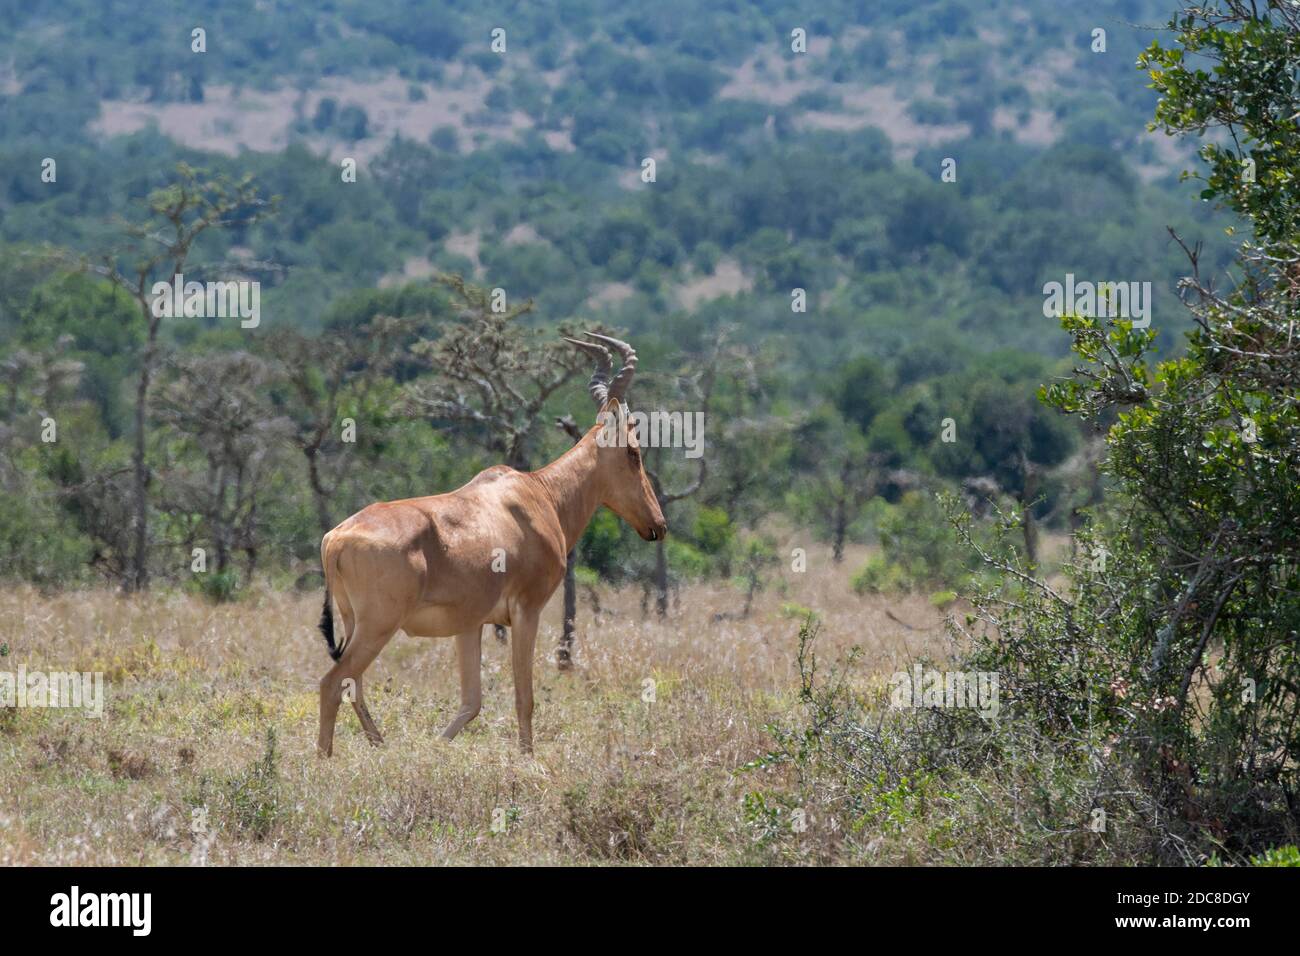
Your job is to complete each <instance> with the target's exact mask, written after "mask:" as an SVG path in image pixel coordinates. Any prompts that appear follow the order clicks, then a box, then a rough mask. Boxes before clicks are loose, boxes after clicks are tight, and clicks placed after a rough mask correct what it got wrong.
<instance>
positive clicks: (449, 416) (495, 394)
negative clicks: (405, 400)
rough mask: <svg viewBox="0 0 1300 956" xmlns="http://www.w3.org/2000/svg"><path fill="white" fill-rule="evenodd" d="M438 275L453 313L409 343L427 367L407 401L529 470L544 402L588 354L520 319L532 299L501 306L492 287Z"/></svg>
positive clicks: (513, 465) (437, 421)
mask: <svg viewBox="0 0 1300 956" xmlns="http://www.w3.org/2000/svg"><path fill="white" fill-rule="evenodd" d="M437 282H438V284H439V285H441V286H443V287H444V288H446V289H447V290H449V291H450V292H451V294H452V298H453V308H454V309H455V310H456V314H455V316H454V317H453V318H452V320H451V321H449V322H447V323H446V324H444V326H443V327H442V331H441V333H440V334H439V336H438V338H436V339H434V340H431V341H430V340H425V341H422V342H419V343H417V344H416V345H415V346H414V349H413V350H414V351H415V353H416V354H417V355H420V356H421V357H423V358H424V359H425V360H426V361H427V362H428V365H429V368H430V369H431V372H432V373H431V375H430V376H429V377H427V378H424V379H421V380H420V381H418V382H416V383H415V384H414V386H413V388H412V389H411V390H410V397H411V400H412V406H413V407H414V408H416V409H417V410H421V411H423V413H424V414H425V415H426V416H427V417H428V418H429V419H430V421H431V422H433V423H434V424H435V425H443V426H449V427H452V428H454V429H456V430H457V431H458V432H459V433H460V434H461V435H462V436H463V437H464V438H466V439H467V440H469V441H471V442H472V443H474V444H476V445H478V446H479V447H481V448H483V449H484V450H485V451H488V452H491V453H493V454H496V455H500V456H501V457H502V458H503V459H504V460H505V464H507V465H509V466H510V467H511V468H517V469H520V470H527V469H529V468H530V467H531V459H532V454H533V452H534V450H535V448H536V445H537V444H538V442H539V441H540V440H541V435H542V428H543V422H542V419H541V413H542V409H543V408H544V407H545V405H546V403H547V402H548V401H549V400H550V399H551V397H552V396H553V395H554V394H555V393H556V392H557V391H558V390H559V389H560V388H562V387H563V386H565V385H566V384H568V383H569V382H570V381H571V380H572V379H573V378H574V376H575V375H577V374H578V373H579V372H581V371H583V370H584V369H585V368H586V364H585V363H586V361H587V360H586V357H585V356H583V355H582V354H581V353H579V352H576V351H575V350H574V349H573V348H572V347H571V346H568V345H566V344H564V343H563V342H562V341H561V340H560V336H558V335H552V334H546V335H542V334H541V333H539V332H538V331H536V330H533V329H529V328H528V327H526V326H524V325H523V324H521V323H520V322H519V318H520V316H522V315H525V314H527V313H529V312H531V311H532V308H533V303H532V300H531V299H530V300H528V301H526V302H524V303H522V304H520V305H515V306H509V307H508V308H504V309H501V310H499V311H498V310H497V309H494V308H493V301H492V293H491V292H489V291H488V290H486V289H481V288H478V287H477V286H473V285H470V284H469V283H467V282H465V280H464V279H462V278H461V277H460V276H457V275H451V276H441V277H439V278H438V280H437ZM560 331H561V332H566V331H567V330H565V329H564V328H561V330H560Z"/></svg>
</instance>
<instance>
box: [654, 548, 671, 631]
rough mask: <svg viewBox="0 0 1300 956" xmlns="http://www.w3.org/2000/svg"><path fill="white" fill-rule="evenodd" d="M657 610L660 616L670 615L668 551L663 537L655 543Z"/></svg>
mask: <svg viewBox="0 0 1300 956" xmlns="http://www.w3.org/2000/svg"><path fill="white" fill-rule="evenodd" d="M655 591H656V592H657V596H656V598H655V610H656V611H658V612H659V616H660V617H661V618H662V617H667V616H668V552H667V551H666V550H665V549H664V542H663V539H662V538H661V539H660V540H659V541H657V542H656V543H655Z"/></svg>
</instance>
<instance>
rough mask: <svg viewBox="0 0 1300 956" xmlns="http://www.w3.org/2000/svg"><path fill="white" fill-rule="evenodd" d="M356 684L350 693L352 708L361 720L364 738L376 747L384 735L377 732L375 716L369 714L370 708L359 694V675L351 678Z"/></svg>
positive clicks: (382, 740) (377, 726) (381, 741)
mask: <svg viewBox="0 0 1300 956" xmlns="http://www.w3.org/2000/svg"><path fill="white" fill-rule="evenodd" d="M353 679H354V680H355V681H356V686H355V688H354V691H353V695H352V709H353V710H355V711H356V712H357V719H358V720H360V721H361V729H362V730H364V731H365V732H366V739H367V740H369V741H370V742H371V743H372V744H374V745H375V746H376V747H377V746H379V745H380V744H382V743H383V742H384V735H383V734H381V733H380V732H379V725H378V724H376V723H375V718H373V717H371V716H370V709H369V708H368V707H366V699H365V698H364V697H362V696H361V675H359V674H358V675H357V676H356V677H355V678H353Z"/></svg>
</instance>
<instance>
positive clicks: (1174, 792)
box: [958, 0, 1300, 863]
mask: <svg viewBox="0 0 1300 956" xmlns="http://www.w3.org/2000/svg"><path fill="white" fill-rule="evenodd" d="M1170 26H1171V31H1172V33H1173V36H1174V37H1175V38H1176V40H1175V42H1174V43H1173V44H1171V45H1169V46H1166V45H1164V44H1162V43H1161V42H1156V43H1154V44H1152V46H1151V47H1150V48H1149V49H1148V51H1147V52H1146V53H1145V54H1144V55H1143V57H1142V58H1141V60H1140V65H1141V66H1143V67H1144V68H1146V69H1148V70H1149V71H1150V76H1151V79H1152V83H1153V86H1154V87H1155V89H1156V90H1157V91H1158V92H1159V93H1160V96H1161V99H1160V102H1159V105H1158V107H1157V111H1156V121H1157V125H1158V126H1160V127H1162V128H1164V129H1165V130H1166V131H1167V132H1169V133H1171V134H1186V133H1193V134H1197V135H1200V134H1203V133H1205V132H1206V131H1207V130H1221V131H1222V134H1223V135H1221V136H1216V137H1213V138H1212V139H1211V140H1210V145H1207V146H1204V147H1202V156H1203V158H1204V159H1205V160H1206V161H1207V164H1208V166H1207V170H1206V171H1205V172H1202V173H1198V174H1196V175H1199V176H1201V177H1202V178H1203V179H1204V180H1205V184H1206V185H1205V190H1204V191H1203V193H1202V195H1203V196H1204V198H1206V199H1216V200H1219V201H1221V202H1222V203H1223V204H1224V205H1226V206H1227V207H1228V208H1230V209H1231V210H1233V211H1234V212H1236V213H1238V214H1239V215H1241V216H1243V217H1244V218H1246V219H1247V220H1249V222H1250V224H1251V226H1252V227H1253V229H1252V232H1253V238H1252V239H1250V240H1248V241H1247V242H1245V243H1244V244H1243V245H1242V247H1241V249H1240V251H1239V259H1238V266H1237V269H1238V271H1239V273H1240V275H1239V277H1238V281H1236V282H1234V284H1233V286H1232V288H1231V289H1230V291H1227V292H1220V291H1219V290H1218V289H1216V288H1215V287H1214V284H1213V283H1212V282H1211V281H1209V280H1208V279H1207V278H1206V277H1204V276H1202V275H1201V272H1200V265H1199V258H1200V254H1199V249H1198V247H1197V246H1196V245H1195V244H1192V245H1190V246H1188V245H1186V244H1184V249H1185V250H1186V252H1187V254H1188V258H1189V264H1190V275H1189V276H1188V277H1187V278H1186V279H1185V280H1184V282H1183V284H1182V295H1183V300H1184V303H1185V304H1186V305H1187V306H1188V308H1189V309H1190V311H1191V315H1192V317H1193V319H1194V322H1195V327H1194V330H1193V331H1192V332H1191V333H1190V335H1189V336H1188V338H1187V341H1186V352H1185V354H1183V355H1181V356H1179V357H1176V358H1172V359H1167V360H1164V361H1161V362H1154V361H1152V360H1151V359H1150V358H1149V352H1150V349H1151V347H1152V345H1153V343H1154V340H1155V335H1154V333H1153V332H1152V331H1150V330H1138V329H1134V328H1133V327H1132V325H1131V323H1130V322H1128V321H1126V320H1112V321H1110V322H1108V323H1103V322H1101V321H1099V320H1098V319H1096V318H1087V317H1079V316H1072V315H1071V316H1066V317H1064V319H1063V320H1062V321H1063V325H1064V326H1065V328H1066V330H1067V331H1068V333H1069V334H1070V336H1071V339H1072V347H1073V350H1074V352H1075V354H1076V355H1077V356H1078V357H1079V359H1080V362H1079V365H1078V368H1077V369H1076V370H1075V375H1074V376H1073V378H1071V379H1070V380H1068V381H1064V382H1057V383H1054V384H1052V385H1051V386H1050V387H1048V388H1046V389H1044V390H1043V391H1042V393H1041V394H1042V397H1043V398H1044V399H1046V400H1047V401H1048V402H1049V403H1050V404H1052V405H1054V406H1056V407H1057V408H1059V409H1061V410H1063V411H1066V412H1069V413H1071V414H1076V415H1080V416H1083V417H1085V418H1089V419H1100V418H1101V417H1102V416H1104V415H1112V414H1113V415H1116V416H1117V417H1116V419H1115V422H1114V424H1113V425H1111V426H1110V428H1109V429H1108V431H1107V436H1106V441H1107V455H1106V459H1105V461H1104V462H1103V464H1102V468H1103V471H1104V473H1105V474H1107V475H1108V476H1109V477H1110V479H1111V481H1112V485H1111V486H1110V489H1109V491H1108V495H1107V503H1106V506H1105V509H1104V511H1103V513H1102V514H1100V515H1098V518H1099V520H1098V521H1097V522H1096V523H1095V524H1094V525H1093V526H1092V527H1091V528H1089V529H1086V530H1085V531H1084V532H1083V535H1084V536H1085V539H1086V540H1087V541H1088V542H1089V543H1093V544H1095V545H1097V546H1098V547H1099V548H1104V552H1103V553H1104V554H1107V555H1108V560H1105V561H1100V562H1098V561H1089V562H1081V563H1079V564H1077V565H1076V566H1074V567H1072V568H1067V574H1068V576H1069V577H1070V578H1071V579H1072V581H1073V584H1074V587H1073V589H1072V590H1071V591H1069V592H1067V591H1065V590H1063V589H1061V588H1059V587H1056V586H1053V584H1052V583H1049V582H1043V581H1039V580H1036V579H1035V578H1034V577H1033V576H1032V574H1031V572H1030V571H1029V570H1027V569H1025V568H1023V567H1016V566H1015V565H1014V563H1013V562H1012V561H1011V560H1009V559H1008V557H1007V555H1006V553H1005V552H1003V553H1001V554H997V553H991V554H988V555H987V557H989V558H990V559H991V560H992V562H993V563H995V564H996V565H997V566H998V567H1000V568H1002V569H1004V571H1005V572H1006V574H1007V576H1008V579H1009V580H1011V581H1014V582H1016V587H1015V588H1014V589H1013V593H1011V594H1007V595H1001V596H999V595H996V594H991V595H985V596H984V597H983V598H982V599H979V600H977V604H976V614H975V615H974V617H977V618H979V619H981V620H982V621H983V622H984V624H985V625H986V630H985V631H984V632H983V634H980V633H975V634H971V635H967V636H968V637H971V638H973V639H974V641H975V645H976V647H977V654H976V655H975V659H974V660H973V661H972V662H970V663H971V665H972V666H975V667H977V668H980V669H988V670H994V671H997V672H999V673H1000V674H1002V675H1004V677H1005V679H1006V685H1004V688H1003V691H1004V693H1005V695H1006V698H1007V699H1008V700H1010V701H1014V703H1013V704H1012V707H1013V708H1014V711H1015V713H1014V714H1012V715H1011V716H1012V719H1013V720H1014V721H1015V722H1017V723H1020V724H1022V725H1024V724H1025V723H1028V722H1030V721H1032V723H1033V724H1034V725H1035V726H1036V727H1037V728H1038V729H1039V730H1041V731H1046V733H1047V735H1048V736H1049V737H1050V739H1056V740H1063V741H1065V740H1069V741H1072V742H1074V745H1075V746H1079V747H1080V748H1081V749H1082V750H1084V751H1085V753H1086V755H1087V759H1088V760H1089V761H1091V765H1092V766H1094V767H1104V766H1107V765H1109V766H1115V765H1116V764H1119V763H1121V762H1122V763H1123V764H1124V765H1131V766H1133V767H1135V768H1136V770H1137V772H1138V774H1139V779H1140V780H1141V782H1142V783H1143V785H1144V787H1145V788H1146V789H1147V791H1148V794H1147V795H1148V796H1149V797H1150V798H1151V799H1152V801H1153V802H1154V804H1155V808H1156V809H1155V811H1154V812H1152V813H1150V814H1149V817H1148V819H1149V821H1150V824H1151V830H1152V832H1153V833H1154V834H1155V836H1156V839H1155V840H1154V841H1153V853H1154V855H1155V856H1156V857H1157V858H1159V859H1172V860H1179V861H1181V862H1193V863H1194V862H1200V861H1201V860H1203V859H1205V857H1206V856H1208V855H1209V854H1210V853H1211V852H1214V853H1218V854H1221V855H1223V856H1226V857H1228V858H1229V859H1239V858H1242V857H1244V856H1248V855H1249V854H1251V853H1258V852H1260V851H1261V850H1263V849H1265V848H1267V847H1269V846H1272V845H1275V844H1276V843H1278V842H1293V841H1294V839H1295V832H1296V826H1297V822H1298V821H1300V812H1298V811H1297V807H1300V730H1298V729H1300V655H1298V654H1297V652H1296V648H1297V639H1298V635H1300V481H1297V478H1296V476H1297V475H1300V336H1297V334H1296V323H1297V318H1298V313H1300V294H1298V292H1297V283H1296V281H1295V277H1296V276H1297V275H1300V217H1297V213H1296V209H1297V204H1296V202H1295V200H1296V199H1297V198H1300V193H1297V192H1296V190H1297V183H1300V127H1298V126H1297V116H1298V115H1300V10H1297V9H1296V8H1295V7H1294V6H1293V5H1291V4H1289V3H1277V2H1263V3H1254V2H1238V0H1220V2H1217V3H1209V4H1206V5H1198V6H1188V7H1185V8H1184V9H1183V11H1182V13H1181V14H1179V15H1178V16H1177V17H1176V18H1175V19H1174V20H1173V22H1172V23H1171V24H1170ZM1207 64H1213V69H1208V68H1206V66H1207ZM1247 159H1250V160H1252V161H1253V162H1251V163H1246V162H1245V160H1247ZM1248 170H1249V171H1250V172H1251V173H1253V175H1246V174H1245V173H1246V171H1248ZM1178 241H1179V242H1182V240H1181V239H1179V240H1178ZM958 526H959V528H960V527H961V522H960V521H959V523H958ZM1096 551H1097V549H1096V548H1095V549H1094V550H1093V553H1096ZM1008 685H1009V686H1008ZM1026 718H1028V719H1029V720H1026ZM1102 742H1104V748H1103V747H1101V746H1098V745H1099V744H1101V743H1102ZM1099 783H1100V781H1099ZM1099 790H1100V788H1099ZM1130 803H1131V804H1136V801H1130Z"/></svg>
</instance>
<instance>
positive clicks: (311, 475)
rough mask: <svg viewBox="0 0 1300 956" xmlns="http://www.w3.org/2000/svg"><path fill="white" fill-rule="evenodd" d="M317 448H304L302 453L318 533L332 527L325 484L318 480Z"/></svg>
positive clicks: (327, 531)
mask: <svg viewBox="0 0 1300 956" xmlns="http://www.w3.org/2000/svg"><path fill="white" fill-rule="evenodd" d="M318 451H319V449H318V448H311V447H308V448H304V449H303V454H304V455H306V456H307V481H308V483H309V484H310V485H311V496H312V498H313V499H314V500H315V502H316V523H317V524H319V525H320V533H321V534H322V535H325V534H328V533H329V532H330V530H331V529H332V528H333V527H334V523H333V522H332V521H330V513H329V505H328V501H327V496H326V494H325V486H324V485H323V484H321V480H320V466H319V465H318V464H317V461H316V454H317V452H318Z"/></svg>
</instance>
